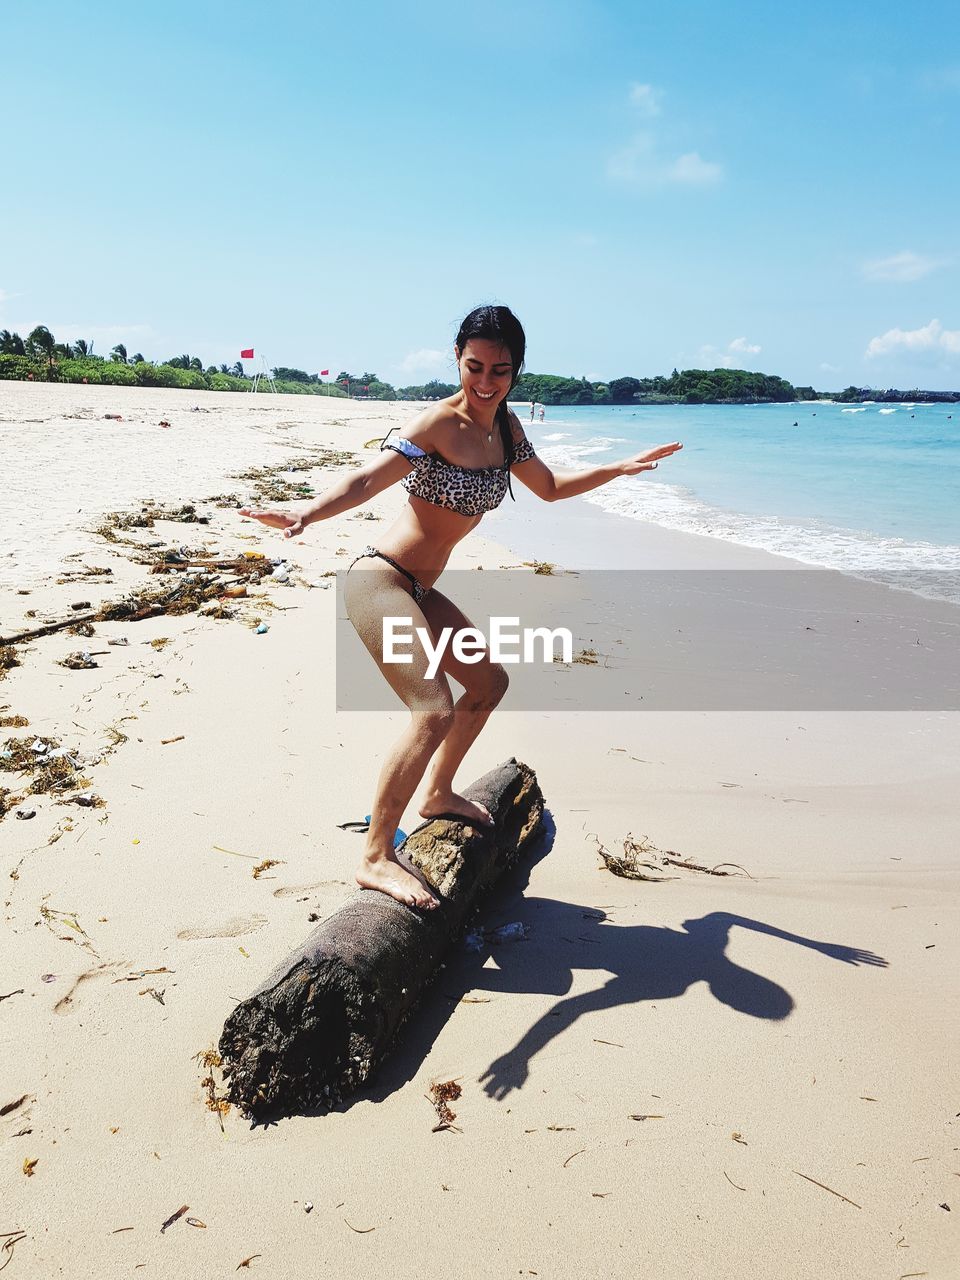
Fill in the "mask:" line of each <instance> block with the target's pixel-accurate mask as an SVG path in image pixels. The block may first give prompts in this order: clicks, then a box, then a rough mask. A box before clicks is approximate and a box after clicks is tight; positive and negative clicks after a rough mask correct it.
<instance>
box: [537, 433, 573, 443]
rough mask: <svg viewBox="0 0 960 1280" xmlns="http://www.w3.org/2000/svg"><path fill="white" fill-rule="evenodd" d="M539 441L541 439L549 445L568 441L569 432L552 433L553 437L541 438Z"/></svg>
mask: <svg viewBox="0 0 960 1280" xmlns="http://www.w3.org/2000/svg"><path fill="white" fill-rule="evenodd" d="M541 439H543V440H544V441H548V440H549V441H550V442H551V443H552V442H553V441H554V440H569V439H570V432H569V431H554V433H553V435H550V436H542V437H541Z"/></svg>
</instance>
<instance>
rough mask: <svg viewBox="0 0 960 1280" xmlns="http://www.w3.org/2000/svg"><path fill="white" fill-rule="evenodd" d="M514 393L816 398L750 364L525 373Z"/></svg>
mask: <svg viewBox="0 0 960 1280" xmlns="http://www.w3.org/2000/svg"><path fill="white" fill-rule="evenodd" d="M510 398H511V399H512V400H538V401H539V402H540V403H541V404H758V403H761V402H766V401H771V400H772V401H780V402H784V401H788V400H815V399H817V392H816V391H814V389H813V387H794V386H792V385H791V384H790V383H789V382H787V381H786V380H785V379H783V378H778V377H775V376H774V375H772V374H769V373H751V372H750V371H749V370H746V369H684V370H683V371H682V372H678V371H677V370H676V369H674V371H673V373H672V374H671V375H670V376H669V378H664V377H656V378H633V377H623V378H613V379H611V381H610V382H588V381H587V379H586V378H579V379H577V378H561V377H557V376H556V375H555V374H549V373H524V374H522V375H521V376H520V378H519V380H518V381H517V385H516V387H515V388H514V389H513V392H512V394H511V397H510Z"/></svg>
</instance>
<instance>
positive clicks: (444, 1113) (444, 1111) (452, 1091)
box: [348, 1080, 463, 1225]
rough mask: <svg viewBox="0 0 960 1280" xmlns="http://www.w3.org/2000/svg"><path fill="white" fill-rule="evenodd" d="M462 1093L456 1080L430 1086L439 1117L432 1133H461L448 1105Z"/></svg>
mask: <svg viewBox="0 0 960 1280" xmlns="http://www.w3.org/2000/svg"><path fill="white" fill-rule="evenodd" d="M462 1092H463V1090H462V1089H461V1088H460V1086H459V1084H457V1082H456V1080H445V1081H443V1083H440V1082H436V1083H434V1084H432V1085H431V1086H430V1093H429V1094H428V1095H427V1096H428V1098H429V1100H430V1101H431V1102H432V1103H433V1105H434V1107H436V1110H437V1116H438V1117H439V1123H438V1124H435V1125H434V1126H433V1132H434V1133H440V1132H441V1131H442V1130H444V1129H452V1130H453V1131H454V1132H456V1133H460V1132H461V1130H460V1129H458V1128H457V1126H456V1125H455V1124H454V1123H453V1122H454V1120H456V1118H457V1113H456V1112H455V1111H453V1110H451V1108H450V1105H449V1104H450V1103H451V1102H456V1100H457V1099H458V1098H459V1097H460V1095H461V1093H462ZM348 1225H349V1224H348Z"/></svg>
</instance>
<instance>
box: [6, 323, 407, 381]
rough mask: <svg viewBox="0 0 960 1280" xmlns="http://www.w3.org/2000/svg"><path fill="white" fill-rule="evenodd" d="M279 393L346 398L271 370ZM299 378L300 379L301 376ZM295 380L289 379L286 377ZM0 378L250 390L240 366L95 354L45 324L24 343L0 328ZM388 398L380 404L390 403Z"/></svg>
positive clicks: (121, 352)
mask: <svg viewBox="0 0 960 1280" xmlns="http://www.w3.org/2000/svg"><path fill="white" fill-rule="evenodd" d="M273 372H274V379H275V381H276V387H277V390H278V391H284V392H287V393H288V394H289V393H293V394H295V395H296V394H299V395H321V396H340V397H343V396H345V395H346V392H345V391H344V389H343V388H342V387H338V386H335V385H334V384H332V383H330V382H321V381H320V380H319V378H318V376H317V375H316V374H312V375H310V374H302V371H301V370H299V369H275V370H274V371H273ZM301 374H302V376H301ZM290 375H293V376H290ZM0 379H16V380H19V381H22V382H80V383H83V382H86V383H89V384H90V385H91V386H100V385H103V384H106V385H110V386H115V387H118V386H119V387H178V388H180V389H181V390H184V391H249V390H250V385H251V381H252V379H250V378H248V377H247V376H246V375H245V374H244V372H243V365H242V364H241V363H240V362H239V361H237V363H236V364H234V365H229V366H228V365H225V364H221V365H220V366H219V367H218V366H216V365H208V366H207V368H206V369H204V366H203V362H202V361H201V359H200V357H199V356H191V355H179V356H171V357H170V359H169V360H167V361H165V362H164V363H163V364H156V363H155V362H154V361H152V360H145V359H144V358H143V356H142V354H141V353H140V352H139V351H138V352H137V353H136V354H135V355H133V356H128V355H127V348H126V347H125V346H124V345H123V343H122V342H118V343H117V345H116V346H115V347H114V348H113V350H112V351H111V352H110V354H109V356H107V357H104V356H97V355H94V354H93V343H92V342H88V341H87V340H86V339H84V338H78V339H77V341H76V342H74V343H73V344H70V343H68V342H67V343H64V342H57V341H56V339H55V338H54V336H53V334H52V333H51V332H50V330H49V329H48V328H47V327H46V325H38V326H37V327H36V328H35V329H33V330H32V331H31V333H30V335H29V337H27V338H21V336H20V334H18V333H11V332H10V330H9V329H0ZM389 391H390V392H391V395H390V396H379V397H378V398H379V399H393V398H394V395H393V388H392V387H390V388H389Z"/></svg>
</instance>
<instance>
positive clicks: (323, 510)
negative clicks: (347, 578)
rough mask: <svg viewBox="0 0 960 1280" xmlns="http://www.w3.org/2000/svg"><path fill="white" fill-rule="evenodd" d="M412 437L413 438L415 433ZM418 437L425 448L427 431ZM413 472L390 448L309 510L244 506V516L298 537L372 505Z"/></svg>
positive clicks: (339, 481) (334, 485)
mask: <svg viewBox="0 0 960 1280" xmlns="http://www.w3.org/2000/svg"><path fill="white" fill-rule="evenodd" d="M409 434H410V436H412V435H413V434H414V433H413V432H412V431H411V432H410V433H409ZM416 434H417V438H418V440H420V443H421V447H423V439H422V437H423V432H422V431H420V432H417V433H416ZM408 438H409V436H408ZM409 470H410V463H409V462H408V461H407V459H406V458H405V457H403V456H402V454H399V453H396V452H394V451H393V450H392V449H386V450H384V451H383V453H381V454H378V456H377V457H376V458H375V459H374V460H373V461H372V462H368V463H367V464H366V465H365V466H363V467H361V468H360V470H359V471H354V472H352V473H351V474H350V475H345V476H341V477H340V479H339V480H337V481H336V482H335V483H334V484H332V485H331V486H330V488H329V489H326V490H324V492H323V493H321V494H320V495H319V496H318V497H316V498H314V499H313V501H312V502H310V503H308V504H307V505H306V506H305V507H301V508H299V509H294V510H292V511H279V510H276V509H274V508H261V507H241V508H240V514H241V515H242V516H250V517H251V518H252V519H254V520H259V521H260V523H261V524H265V525H269V527H270V528H271V529H282V530H283V535H284V537H285V538H295V537H297V536H298V535H299V534H301V533H303V531H304V529H306V527H307V525H310V524H314V523H315V522H316V521H317V520H329V519H330V517H331V516H339V515H342V514H343V512H344V511H351V510H352V509H353V508H354V507H360V506H362V505H363V504H364V503H365V502H369V501H370V499H371V498H375V497H376V495H377V494H378V493H382V492H383V490H384V489H389V488H390V486H391V485H392V484H396V483H397V481H398V480H400V479H402V477H403V476H405V475H406V474H407V472H408V471H409Z"/></svg>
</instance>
